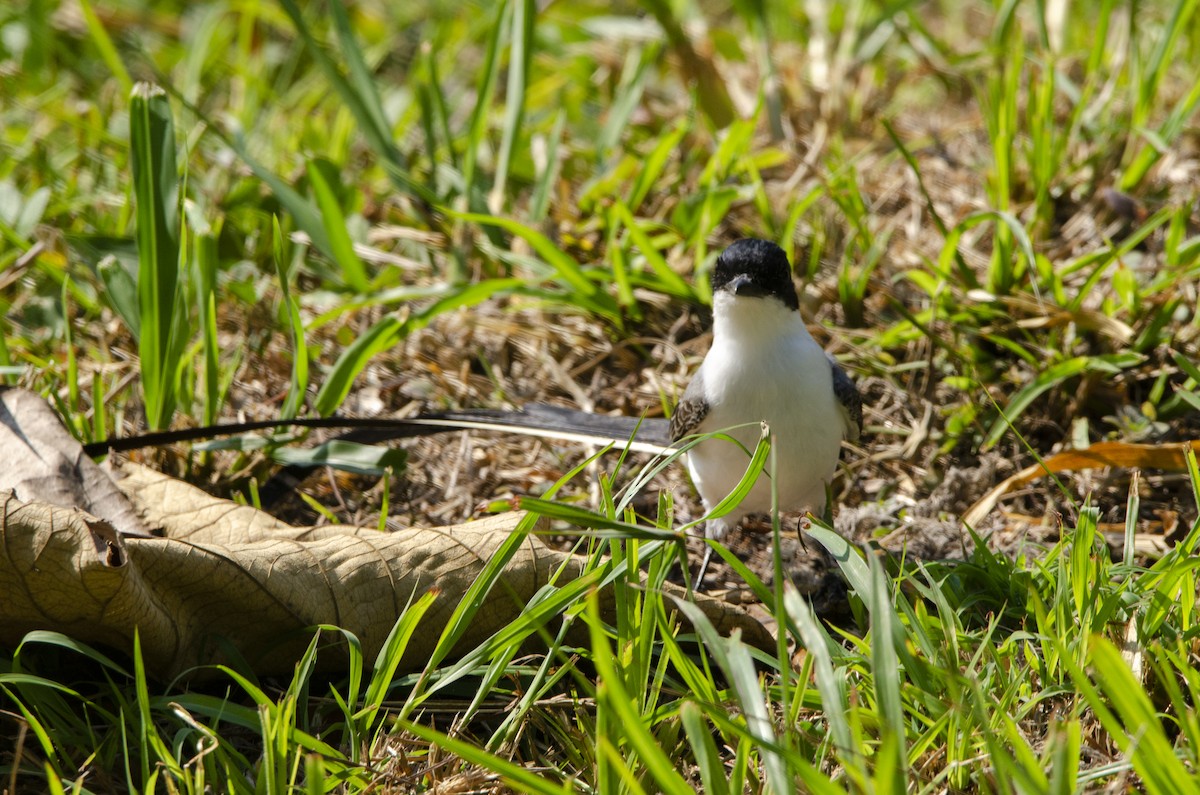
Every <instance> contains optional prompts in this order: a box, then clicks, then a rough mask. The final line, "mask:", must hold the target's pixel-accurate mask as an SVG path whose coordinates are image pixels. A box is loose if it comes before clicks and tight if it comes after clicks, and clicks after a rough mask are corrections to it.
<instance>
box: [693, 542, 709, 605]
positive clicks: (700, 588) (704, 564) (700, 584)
mask: <svg viewBox="0 0 1200 795" xmlns="http://www.w3.org/2000/svg"><path fill="white" fill-rule="evenodd" d="M712 554H713V548H712V546H711V545H710V544H708V543H707V542H705V544H704V559H703V560H701V561H700V569H699V571H697V572H696V584H695V585H694V586H692V590H694V591H697V592H698V593H703V592H704V575H705V574H706V573H707V572H708V564H709V561H711V560H712Z"/></svg>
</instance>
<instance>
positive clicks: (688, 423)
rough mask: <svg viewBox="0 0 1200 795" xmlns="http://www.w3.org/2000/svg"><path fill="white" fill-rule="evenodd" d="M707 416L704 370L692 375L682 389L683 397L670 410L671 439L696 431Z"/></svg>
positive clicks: (677, 439) (676, 439) (673, 440)
mask: <svg viewBox="0 0 1200 795" xmlns="http://www.w3.org/2000/svg"><path fill="white" fill-rule="evenodd" d="M706 416H708V400H707V399H706V398H705V397H704V370H703V369H701V370H700V371H698V372H697V373H696V375H695V376H693V377H692V382H691V383H690V384H688V387H687V389H685V390H684V391H683V398H682V399H680V401H679V403H678V404H677V405H676V406H675V411H673V412H671V433H670V436H671V441H672V442H678V441H679V440H680V439H682V438H683V437H685V436H690V435H691V434H693V433H695V432H696V429H697V428H698V427H699V425H700V423H701V422H703V421H704V418H705V417H706Z"/></svg>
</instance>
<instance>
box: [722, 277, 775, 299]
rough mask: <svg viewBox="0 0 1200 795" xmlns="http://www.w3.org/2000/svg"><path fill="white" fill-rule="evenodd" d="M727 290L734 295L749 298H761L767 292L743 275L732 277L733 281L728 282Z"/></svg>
mask: <svg viewBox="0 0 1200 795" xmlns="http://www.w3.org/2000/svg"><path fill="white" fill-rule="evenodd" d="M729 289H730V291H731V292H732V293H733V294H734V295H744V296H749V297H751V298H761V297H762V296H764V295H766V294H767V291H766V290H764V289H763V287H762V285H761V284H759V283H758V282H756V281H754V280H753V279H751V278H750V277H749V276H748V275H746V274H744V273H741V274H738V275H737V276H734V277H733V280H732V281H730V282H729Z"/></svg>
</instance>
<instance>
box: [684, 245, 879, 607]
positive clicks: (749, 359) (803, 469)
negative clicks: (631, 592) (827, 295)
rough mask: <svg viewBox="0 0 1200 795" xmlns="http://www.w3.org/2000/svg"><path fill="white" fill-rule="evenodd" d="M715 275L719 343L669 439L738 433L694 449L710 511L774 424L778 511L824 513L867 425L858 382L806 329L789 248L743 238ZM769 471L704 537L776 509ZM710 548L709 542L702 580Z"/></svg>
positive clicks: (697, 479) (696, 476) (691, 464)
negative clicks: (849, 449)
mask: <svg viewBox="0 0 1200 795" xmlns="http://www.w3.org/2000/svg"><path fill="white" fill-rule="evenodd" d="M711 283H712V293H713V342H712V348H711V349H710V350H709V352H708V355H707V356H706V357H705V358H704V362H703V363H702V364H701V365H700V369H699V370H698V371H697V372H696V375H695V376H694V377H693V378H692V381H691V383H690V384H689V385H688V387H687V390H686V391H685V392H684V393H683V399H682V400H680V402H679V405H678V406H676V407H675V412H674V413H673V414H672V415H671V431H670V435H671V441H673V442H678V441H680V440H681V439H683V438H684V437H687V436H692V435H695V434H704V433H712V432H714V431H725V432H726V434H727V435H728V436H730V437H732V438H733V439H735V440H736V442H737V443H734V442H731V441H728V440H726V439H721V438H712V439H705V440H704V441H702V442H700V443H699V444H698V445H696V446H695V447H693V448H691V450H690V451H689V452H688V470H689V471H690V472H691V475H692V482H693V483H695V485H696V490H697V491H699V492H700V498H701V499H702V500H703V501H704V507H705V508H706V509H707V510H709V511H711V510H712V509H713V508H714V507H716V505H717V504H718V503H720V502H721V501H722V500H724V499H725V497H727V496H728V495H729V494H730V492H732V491H733V490H734V488H735V487H736V486H737V485H738V483H739V482H740V481H741V479H742V477H743V476H744V475H745V473H746V468H747V465H748V464H749V461H750V458H749V455H748V451H753V450H754V449H755V447H756V446H757V443H758V440H759V438H760V435H761V425H762V423H766V426H767V427H768V428H769V430H770V434H771V444H772V449H773V452H774V457H775V460H774V478H775V485H774V488H775V490H776V492H777V494H778V508H779V510H781V511H800V510H810V511H812V512H814V513H817V514H820V513H822V512H823V511H824V506H825V491H826V488H827V486H828V484H829V481H830V480H832V478H833V475H834V472H835V470H836V469H837V462H838V456H839V453H840V450H841V444H842V440H843V439H849V440H851V441H855V440H857V439H858V437H859V434H860V433H861V431H862V400H861V398H860V396H859V394H858V390H857V389H856V388H855V386H854V383H853V382H852V381H851V380H850V378H849V376H847V375H846V373H845V371H844V370H842V368H841V367H839V366H838V365H837V364H836V363H835V362H834V361H833V359H832V358H830V357H829V356H828V355H827V354H826V353H825V351H824V350H822V348H821V346H820V345H818V344H817V342H816V340H814V339H813V338H812V335H810V334H809V333H808V329H807V328H805V325H804V320H803V318H801V316H800V302H799V300H798V299H797V298H796V288H795V285H794V284H793V283H792V269H791V266H790V265H789V264H788V260H787V255H786V254H784V253H783V250H782V249H781V248H779V247H778V246H776V245H775V244H774V243H768V242H767V241H765V240H739V241H737V242H736V243H734V244H733V245H731V246H729V248H727V249H725V251H724V252H723V253H722V254H721V256H720V257H718V258H717V263H716V266H715V267H714V269H713V272H712V277H711ZM737 426H740V427H737ZM769 469H770V467H769V466H768V467H766V468H764V470H763V472H762V473H761V474H760V475H759V477H758V479H757V480H756V481H755V483H754V486H753V487H752V488H751V490H750V492H749V494H747V495H746V497H745V498H744V499H743V500H742V501H741V503H740V504H739V505H738V506H737V507H736V508H734V510H733V511H732V512H731V513H729V514H726V515H725V516H724V517H720V518H716V519H709V520H708V522H707V523H706V526H705V535H706V536H708V537H710V538H715V539H720V538H721V537H723V536H724V535H725V532H726V531H727V529H728V528H730V527H733V526H735V525H736V524H737V523H738V522H739V521H740V520H741V519H742V517H744V516H746V515H747V514H752V513H769V512H770V511H771V507H772V502H771V491H772V484H771V474H770V472H769V471H768V470H769ZM711 556H712V547H711V546H710V547H708V548H707V549H706V550H705V554H704V560H703V562H702V563H701V565H700V571H699V574H698V575H697V577H696V584H697V587H699V586H700V583H701V580H702V579H703V577H704V572H705V570H706V569H707V567H708V562H709V559H710V558H711Z"/></svg>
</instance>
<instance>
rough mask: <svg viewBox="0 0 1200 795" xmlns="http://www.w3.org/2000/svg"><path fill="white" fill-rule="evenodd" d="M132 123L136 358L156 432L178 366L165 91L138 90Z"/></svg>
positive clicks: (173, 190) (164, 418) (166, 416)
mask: <svg viewBox="0 0 1200 795" xmlns="http://www.w3.org/2000/svg"><path fill="white" fill-rule="evenodd" d="M129 123H130V145H131V149H132V157H131V161H132V164H133V180H134V197H135V199H136V202H137V216H136V217H137V221H136V235H137V247H138V314H139V317H140V326H141V336H140V337H139V339H138V354H139V356H140V358H141V367H142V392H143V395H144V397H145V401H146V420H147V423H148V424H149V426H150V429H151V430H158V429H160V428H165V427H167V425H169V424H170V422H171V415H172V413H173V412H174V408H175V389H176V383H177V382H176V377H177V369H176V368H177V367H178V359H173V358H172V351H173V348H174V347H175V345H176V344H177V343H175V342H174V341H173V340H172V331H173V330H174V327H175V325H176V312H177V311H178V310H179V270H180V268H179V266H180V229H179V224H180V221H179V175H178V170H177V166H176V162H175V125H174V122H173V121H172V118H171V107H170V103H169V102H168V100H167V96H166V93H165V92H163V90H162V89H160V88H158V87H156V86H152V85H150V84H149V83H139V84H138V85H137V86H135V87H134V90H133V94H132V97H131V99H130V109H129Z"/></svg>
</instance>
